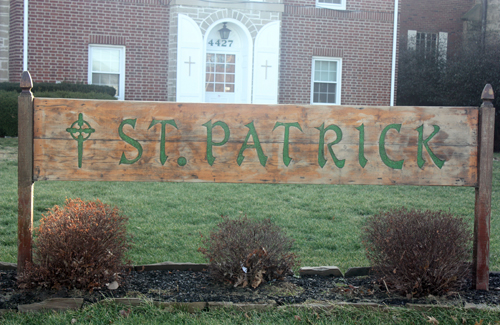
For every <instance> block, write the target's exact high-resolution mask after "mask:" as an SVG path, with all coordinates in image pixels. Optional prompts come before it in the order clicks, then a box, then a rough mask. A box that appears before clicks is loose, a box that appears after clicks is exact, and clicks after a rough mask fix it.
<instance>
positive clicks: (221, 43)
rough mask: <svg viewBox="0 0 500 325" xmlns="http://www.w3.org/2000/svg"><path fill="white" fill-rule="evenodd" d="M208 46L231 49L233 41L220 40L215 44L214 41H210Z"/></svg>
mask: <svg viewBox="0 0 500 325" xmlns="http://www.w3.org/2000/svg"><path fill="white" fill-rule="evenodd" d="M208 44H209V45H210V46H222V47H231V45H233V41H232V40H225V39H222V40H221V39H218V40H217V41H215V42H214V40H213V39H211V40H210V41H208Z"/></svg>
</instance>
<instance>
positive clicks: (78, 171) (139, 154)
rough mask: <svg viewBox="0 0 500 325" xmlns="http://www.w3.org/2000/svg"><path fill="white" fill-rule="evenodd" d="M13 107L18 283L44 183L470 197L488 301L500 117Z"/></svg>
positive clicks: (26, 83)
mask: <svg viewBox="0 0 500 325" xmlns="http://www.w3.org/2000/svg"><path fill="white" fill-rule="evenodd" d="M21 88H22V90H23V91H22V93H21V95H20V96H19V114H18V115H19V126H18V128H19V161H18V166H19V179H18V193H19V215H18V241H19V246H18V272H22V271H23V269H24V266H25V264H26V263H27V262H29V261H31V254H32V250H31V249H32V248H31V247H32V227H33V184H34V182H35V181H39V180H66V181H83V180H94V181H95V180H103V181H171V182H172V181H173V182H234V183H309V184H379V185H392V184H395V185H446V186H473V187H475V188H476V204H475V219H474V220H475V221H474V257H473V263H474V281H475V286H476V288H477V289H481V290H487V289H488V281H489V274H488V272H489V266H488V263H489V234H490V230H489V229H490V217H491V181H492V159H493V133H494V132H493V131H494V123H495V108H494V107H493V105H492V100H493V90H492V88H491V86H490V85H487V86H486V87H485V89H484V91H483V94H482V99H483V105H482V106H481V107H480V108H477V107H373V106H319V105H313V106H311V105H305V106H298V105H243V104H185V103H166V102H132V101H120V102H119V101H98V100H97V101H94V100H71V99H46V98H36V99H34V98H33V95H32V94H31V88H32V81H31V77H30V75H29V73H28V72H24V73H23V77H22V80H21Z"/></svg>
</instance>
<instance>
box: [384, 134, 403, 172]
mask: <svg viewBox="0 0 500 325" xmlns="http://www.w3.org/2000/svg"><path fill="white" fill-rule="evenodd" d="M390 129H395V130H396V131H398V133H399V131H400V130H401V124H390V125H388V126H386V127H385V128H384V130H382V134H381V135H380V139H379V142H378V151H379V154H380V158H382V161H383V162H384V164H386V165H387V166H388V167H390V168H392V169H402V168H403V163H404V160H398V161H395V160H391V159H389V157H388V156H387V152H386V151H385V136H386V134H387V131H389V130H390Z"/></svg>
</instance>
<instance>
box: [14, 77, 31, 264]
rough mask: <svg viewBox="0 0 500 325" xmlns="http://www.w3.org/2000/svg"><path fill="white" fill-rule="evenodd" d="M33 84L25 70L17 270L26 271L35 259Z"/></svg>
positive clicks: (21, 98)
mask: <svg viewBox="0 0 500 325" xmlns="http://www.w3.org/2000/svg"><path fill="white" fill-rule="evenodd" d="M32 87H33V82H32V80H31V76H30V74H29V73H28V72H27V71H25V72H24V73H23V75H22V78H21V88H22V92H21V94H20V95H19V98H18V134H19V137H18V141H19V153H18V186H17V189H18V217H17V238H18V241H17V245H18V249H17V270H18V272H19V273H22V272H23V271H24V267H25V265H26V263H28V262H31V260H32V251H31V246H32V229H33V94H32V93H31V88H32Z"/></svg>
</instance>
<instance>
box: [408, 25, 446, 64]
mask: <svg viewBox="0 0 500 325" xmlns="http://www.w3.org/2000/svg"><path fill="white" fill-rule="evenodd" d="M447 48H448V33H444V32H439V33H425V32H417V31H416V30H409V31H408V49H410V50H415V51H417V52H418V53H420V54H421V55H423V56H424V57H425V58H441V59H444V60H446V54H447Z"/></svg>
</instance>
